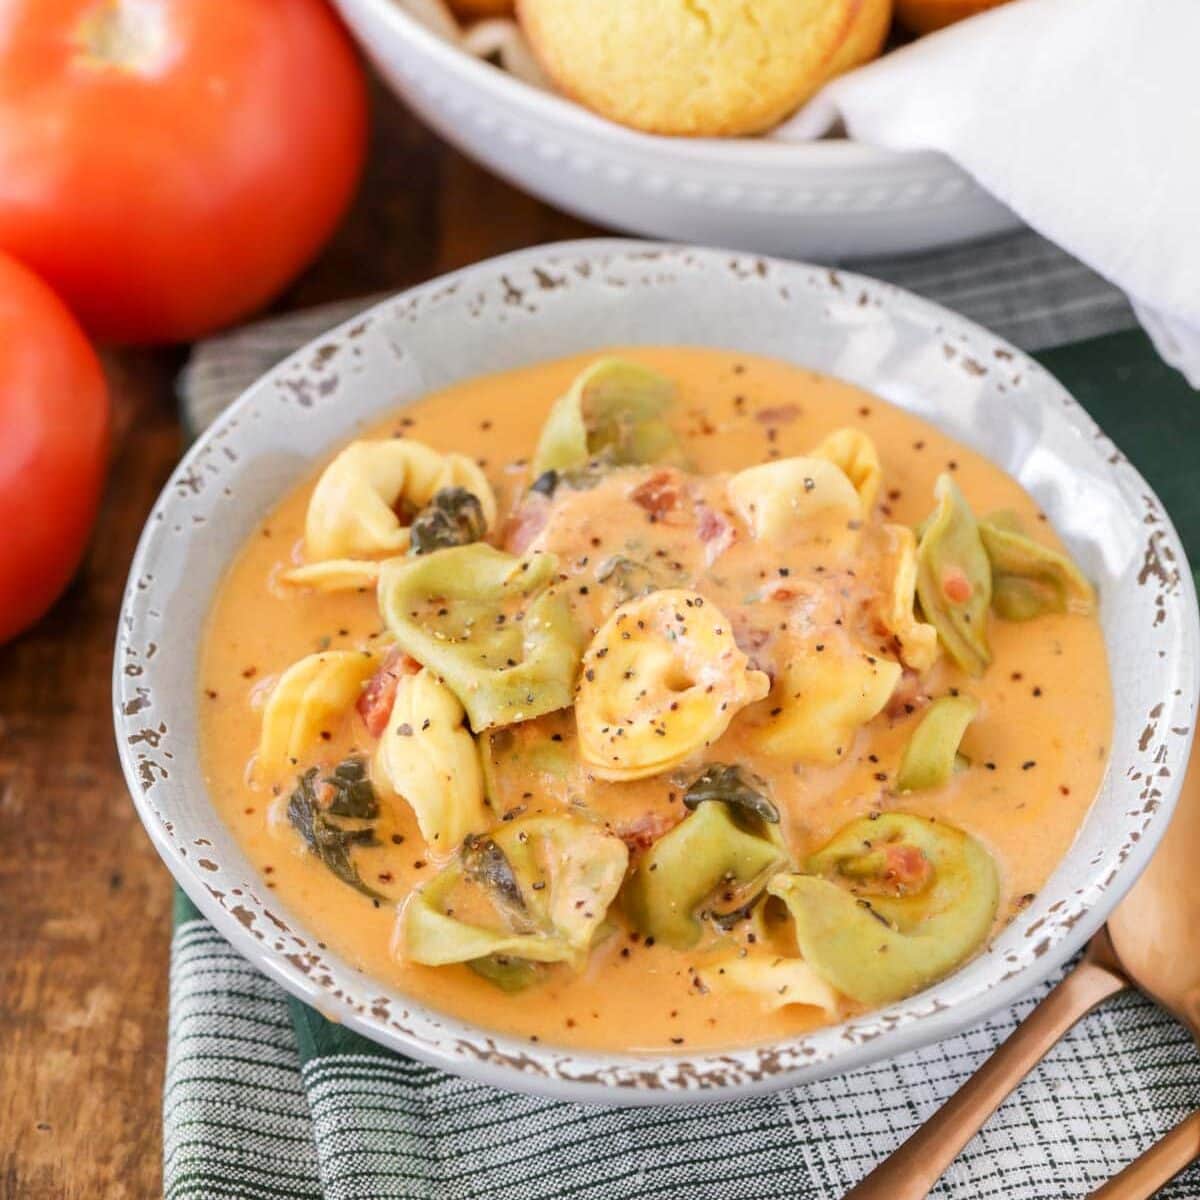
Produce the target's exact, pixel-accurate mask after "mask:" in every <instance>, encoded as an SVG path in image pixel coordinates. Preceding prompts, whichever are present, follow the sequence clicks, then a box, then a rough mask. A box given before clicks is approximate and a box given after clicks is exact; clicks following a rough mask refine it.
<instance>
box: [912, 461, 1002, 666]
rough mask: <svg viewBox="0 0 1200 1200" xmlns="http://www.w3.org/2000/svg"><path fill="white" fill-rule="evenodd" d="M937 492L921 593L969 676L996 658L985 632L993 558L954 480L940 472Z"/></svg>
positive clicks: (920, 572) (921, 550)
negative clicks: (991, 559) (988, 552)
mask: <svg viewBox="0 0 1200 1200" xmlns="http://www.w3.org/2000/svg"><path fill="white" fill-rule="evenodd" d="M933 494H934V498H935V499H936V501H937V507H936V509H935V510H934V513H933V516H932V517H930V518H929V520H928V522H926V525H925V528H924V529H923V530H922V533H921V540H920V544H919V545H918V546H917V597H918V599H919V600H920V601H921V611H922V613H923V614H924V616H925V620H927V621H928V622H929V623H930V624H931V625H933V627H934V628H935V629H936V630H937V631H938V637H940V638H941V640H942V645H943V646H945V648H946V651H947V653H948V654H949V655H950V657H951V658H953V659H954V661H955V662H956V663H958V665H959V666H960V667H962V669H963V670H964V671H966V672H967V673H968V674H969V675H982V674H983V672H984V671H985V670H986V669H987V666H988V664H989V663H990V662H991V661H992V652H991V649H990V648H989V646H988V636H987V619H988V608H989V606H990V605H991V602H992V567H991V563H990V562H989V561H988V556H987V551H986V550H985V549H984V545H983V539H982V538H981V537H980V535H979V525H978V524H977V522H976V520H975V516H974V514H973V513H972V512H971V509H970V507H969V505H968V504H967V502H966V500H965V499H964V498H963V494H962V492H960V491H959V490H958V486H957V485H956V484H955V482H954V480H953V479H951V478H950V476H949V475H939V476H938V480H937V483H936V484H935V485H934V492H933Z"/></svg>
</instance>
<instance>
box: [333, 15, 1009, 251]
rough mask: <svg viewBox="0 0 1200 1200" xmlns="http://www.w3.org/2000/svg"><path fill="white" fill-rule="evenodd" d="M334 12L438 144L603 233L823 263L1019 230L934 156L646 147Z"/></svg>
mask: <svg viewBox="0 0 1200 1200" xmlns="http://www.w3.org/2000/svg"><path fill="white" fill-rule="evenodd" d="M334 3H335V5H336V6H337V8H338V10H339V11H340V12H341V14H342V16H343V18H345V21H346V23H347V24H348V25H349V26H350V29H351V30H352V31H353V33H354V35H355V36H356V37H357V38H358V40H359V42H360V43H361V44H362V47H363V49H364V50H365V51H366V52H367V54H368V55H370V57H371V60H372V61H373V62H374V63H375V65H376V67H378V68H379V71H380V73H381V74H382V75H383V77H384V78H385V79H386V80H387V81H388V83H389V84H391V86H392V88H393V89H394V90H395V92H396V93H397V94H398V95H400V96H402V97H403V98H404V99H405V100H406V101H407V102H408V104H409V105H410V106H411V107H412V109H413V111H414V112H416V114H417V115H418V116H419V117H420V118H421V119H422V120H423V121H425V122H426V123H427V124H429V125H430V126H431V127H432V128H433V129H435V130H436V131H437V132H438V133H439V134H441V135H442V137H444V138H445V139H446V140H447V141H449V142H451V143H453V144H454V145H455V146H457V147H458V148H459V149H460V150H462V151H463V153H464V154H469V155H470V156H471V157H472V158H474V159H477V160H478V161H479V162H481V163H483V164H484V165H485V166H487V167H488V168H489V169H490V170H492V171H495V172H496V174H497V175H501V176H503V177H504V178H505V179H508V180H510V181H511V182H513V183H515V184H516V185H517V186H518V187H523V188H525V189H526V190H527V191H530V192H533V194H534V195H536V196H541V197H542V199H544V200H548V201H549V202H550V203H551V204H556V205H558V206H559V207H560V208H565V209H566V210H567V211H568V212H572V213H575V214H576V215H578V216H581V217H585V218H587V219H588V220H591V221H598V222H599V223H600V224H602V225H605V226H609V227H615V228H617V229H625V230H629V231H630V232H632V233H642V234H647V235H649V236H650V237H670V238H682V239H685V240H688V241H695V242H706V243H711V244H714V245H720V246H734V247H736V248H738V249H741V250H753V251H756V252H758V253H762V254H785V255H795V256H801V257H802V256H804V255H813V256H814V257H816V258H820V259H823V260H826V261H830V260H836V259H843V258H864V257H867V256H869V255H880V254H900V253H906V252H909V251H915V250H925V249H929V248H931V247H934V246H946V245H950V244H951V243H953V242H962V241H967V240H969V239H971V238H981V237H988V236H990V235H993V234H997V233H1003V232H1007V231H1009V230H1013V229H1019V228H1020V227H1021V221H1020V219H1019V218H1018V217H1017V216H1016V215H1015V214H1014V213H1013V212H1011V211H1010V210H1009V209H1008V208H1006V207H1005V206H1004V205H1003V204H1001V203H1000V202H999V201H998V200H997V199H995V197H993V196H992V195H990V194H989V193H988V192H987V191H986V190H985V189H984V188H982V187H981V186H980V185H979V184H978V183H976V182H975V180H974V179H972V178H971V176H970V175H968V174H967V173H966V171H964V170H963V169H962V168H961V167H959V166H958V165H957V164H956V163H954V162H953V161H951V160H950V159H949V158H947V157H946V156H945V155H944V154H939V153H937V152H935V151H933V150H920V151H906V152H903V153H901V152H898V151H894V150H884V149H882V148H880V147H877V146H868V145H866V144H864V143H863V142H855V141H852V140H850V139H849V138H845V137H829V138H822V139H821V140H820V141H815V142H781V141H772V140H771V139H769V138H762V137H757V138H669V137H655V136H653V135H651V134H647V133H641V132H639V131H638V130H636V129H627V128H626V127H625V126H623V125H618V124H616V123H615V122H613V121H607V120H605V119H604V118H603V117H599V116H597V115H596V114H595V113H592V112H589V111H588V110H587V109H586V108H584V107H583V106H582V105H580V104H576V103H575V102H574V101H572V100H569V99H567V98H566V97H564V96H559V95H556V94H554V93H552V92H545V91H542V90H540V89H539V88H535V87H531V86H530V85H529V84H527V83H523V82H522V81H521V80H519V79H517V78H515V77H514V76H512V75H509V74H507V73H506V72H504V71H501V70H499V69H497V68H496V67H493V66H492V65H491V64H490V63H486V62H481V61H480V60H479V59H477V58H474V57H472V56H471V55H469V54H466V53H464V52H463V51H462V50H460V49H459V48H458V47H457V46H454V45H451V44H450V43H449V42H447V41H444V40H443V39H442V38H440V37H438V36H437V35H436V34H434V33H432V32H431V31H430V30H429V29H427V28H426V27H425V26H424V25H422V24H421V23H420V22H419V21H417V20H415V19H414V18H413V17H412V16H411V15H410V14H409V13H407V12H405V11H404V9H403V7H402V6H401V5H400V4H399V3H397V0H334Z"/></svg>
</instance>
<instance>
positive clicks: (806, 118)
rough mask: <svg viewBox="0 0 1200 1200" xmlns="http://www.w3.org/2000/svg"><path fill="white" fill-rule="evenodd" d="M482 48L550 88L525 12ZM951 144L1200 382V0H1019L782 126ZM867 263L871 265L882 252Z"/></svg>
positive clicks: (829, 94)
mask: <svg viewBox="0 0 1200 1200" xmlns="http://www.w3.org/2000/svg"><path fill="white" fill-rule="evenodd" d="M401 2H402V3H404V5H405V7H407V8H408V9H409V11H410V12H412V13H413V15H414V16H416V17H417V18H418V19H423V20H424V21H425V22H426V23H427V24H430V25H433V26H435V27H437V28H438V31H439V32H440V33H441V34H442V35H443V36H448V37H451V38H455V39H456V40H458V41H459V43H460V44H461V45H462V47H463V49H464V50H466V51H468V52H469V53H475V54H478V55H480V56H483V57H486V56H490V55H496V56H497V57H498V58H499V60H500V61H501V63H502V64H503V65H504V67H505V68H506V69H507V70H509V71H511V72H512V73H513V74H515V75H518V76H520V77H521V78H524V79H525V80H526V81H527V82H529V83H531V84H532V85H534V86H546V83H545V79H544V77H543V76H542V75H541V73H540V71H538V69H537V65H536V62H535V61H534V60H533V58H532V56H531V55H530V53H529V50H528V47H527V46H526V45H525V43H524V40H523V38H522V37H521V34H520V31H519V30H518V29H517V27H516V26H515V24H514V23H513V22H510V21H486V22H482V23H481V24H479V25H477V26H475V27H474V28H473V29H471V30H469V31H467V32H466V34H465V35H463V34H462V33H460V32H459V31H458V30H457V27H456V26H455V24H454V21H453V18H451V17H450V16H449V15H448V13H447V11H446V10H445V8H444V5H443V3H442V0H401ZM839 121H840V123H841V124H842V125H844V126H845V129H846V130H847V131H848V133H849V134H850V136H851V137H853V138H855V139H856V140H858V141H861V142H866V143H869V144H871V145H876V146H884V147H887V148H889V149H894V150H939V151H941V152H942V153H944V154H946V155H948V156H949V157H950V158H952V159H954V160H955V161H956V162H957V163H958V164H959V165H960V166H962V167H963V168H964V169H965V170H966V171H967V172H969V173H970V174H971V175H973V176H974V177H975V178H976V179H977V180H978V181H979V183H980V184H982V186H983V187H985V188H986V189H987V190H988V191H990V192H991V193H992V194H993V195H995V196H997V197H998V198H999V199H1000V200H1002V201H1003V202H1004V203H1005V204H1007V205H1008V206H1009V207H1010V208H1011V209H1013V211H1014V212H1016V213H1017V214H1018V215H1019V216H1021V217H1022V218H1023V219H1024V220H1025V221H1026V223H1027V224H1029V225H1030V226H1031V227H1032V228H1033V229H1036V230H1037V231H1038V232H1040V233H1042V234H1044V235H1045V236H1046V237H1048V238H1049V239H1050V240H1052V241H1054V242H1056V243H1057V244H1058V245H1060V246H1062V247H1063V248H1064V249H1066V250H1068V251H1069V252H1070V253H1072V254H1073V255H1075V256H1076V257H1077V258H1079V259H1080V260H1082V261H1083V262H1085V263H1086V264H1088V266H1090V267H1092V268H1093V269H1094V270H1095V271H1097V272H1098V273H1099V274H1100V275H1102V276H1104V277H1105V278H1106V279H1108V280H1110V281H1111V282H1112V283H1113V284H1115V285H1116V286H1117V287H1119V288H1121V290H1122V291H1124V292H1125V293H1126V294H1127V295H1128V296H1129V298H1130V300H1131V302H1132V304H1133V306H1134V309H1135V311H1136V312H1137V314H1138V317H1139V319H1140V320H1141V322H1142V324H1143V325H1144V326H1145V328H1146V330H1147V332H1148V333H1149V334H1150V336H1151V337H1152V338H1153V339H1154V342H1155V345H1156V346H1157V347H1158V349H1159V352H1160V353H1161V354H1162V356H1163V357H1164V358H1165V359H1166V360H1167V361H1168V362H1169V363H1171V364H1172V365H1174V366H1177V367H1179V368H1180V370H1182V371H1183V373H1184V374H1185V375H1186V376H1187V378H1188V380H1189V382H1191V384H1192V385H1193V386H1195V387H1200V0H1014V2H1012V3H1009V4H1006V5H1003V6H1001V7H999V8H996V9H993V10H991V11H990V12H987V13H983V14H981V15H979V16H976V17H973V18H971V19H970V20H967V21H963V22H961V23H959V24H958V25H954V26H952V27H950V28H949V29H945V30H942V31H941V32H939V33H936V34H932V35H930V36H927V37H924V38H921V39H920V40H919V41H916V42H914V43H912V44H911V45H908V46H905V47H904V48H902V49H900V50H896V51H893V52H892V53H890V54H887V55H885V56H884V57H883V58H880V59H878V60H877V61H875V62H873V63H870V64H868V65H867V66H865V67H862V68H860V69H859V70H857V71H853V72H851V73H850V74H848V75H844V76H842V77H841V78H839V79H836V80H834V81H833V82H832V83H831V84H829V85H828V86H827V87H826V88H825V89H824V90H823V91H822V92H821V93H820V94H819V95H818V96H816V97H815V98H814V99H813V100H812V101H811V102H810V103H809V104H808V105H807V106H806V107H805V108H803V109H802V110H801V111H800V112H799V113H797V114H796V115H795V116H794V117H792V118H791V119H790V120H788V121H787V122H785V123H784V124H783V125H781V126H779V127H778V128H777V129H775V130H774V131H773V132H772V133H771V134H769V135H768V136H769V137H771V138H772V139H774V140H777V141H793V142H796V141H808V140H812V139H814V138H818V137H823V136H825V135H827V134H828V133H829V132H830V130H831V129H833V128H834V127H835V126H836V125H837V124H838V122H839ZM867 269H868V270H869V264H868V267H867Z"/></svg>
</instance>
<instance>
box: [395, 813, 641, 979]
mask: <svg viewBox="0 0 1200 1200" xmlns="http://www.w3.org/2000/svg"><path fill="white" fill-rule="evenodd" d="M628 862H629V852H628V850H626V848H625V844H624V843H623V842H622V841H621V839H620V838H617V837H613V836H612V835H611V834H607V833H605V832H604V830H603V829H601V828H600V827H598V826H596V825H593V824H592V823H590V822H589V821H586V820H583V819H582V818H580V817H574V816H566V815H562V816H546V817H525V818H522V819H519V820H516V821H512V822H509V823H506V824H503V825H501V826H499V827H498V828H497V829H496V830H495V831H494V832H493V833H491V834H489V835H487V836H486V837H468V838H467V840H466V841H464V843H463V845H462V848H461V849H460V851H459V854H458V857H457V858H456V859H455V861H454V862H452V863H451V864H450V865H449V866H448V867H446V868H445V869H444V870H443V871H442V872H441V874H440V875H438V876H437V878H436V879H434V880H433V881H432V882H431V883H429V884H427V885H426V886H425V887H424V888H422V889H421V890H420V891H419V892H417V893H416V894H415V895H414V896H413V897H412V898H411V899H410V900H409V902H408V904H407V905H406V906H405V909H404V913H403V916H402V919H401V928H402V933H403V953H404V954H405V955H406V957H408V958H409V959H411V960H412V961H413V962H419V963H425V964H426V965H428V966H441V965H444V964H446V963H460V962H465V963H477V962H480V960H491V961H490V963H489V964H488V966H489V967H490V968H491V969H490V970H489V969H487V968H485V970H484V971H483V972H482V973H484V974H489V975H493V974H494V973H495V971H496V969H497V968H504V967H506V966H509V965H510V964H509V963H508V962H507V961H505V960H509V959H517V960H520V961H521V962H524V963H567V964H569V965H571V966H573V967H576V968H578V967H581V966H582V965H583V963H584V962H585V961H586V959H587V954H588V951H589V949H590V948H591V946H592V943H593V942H594V941H595V939H596V937H597V935H598V934H599V932H600V930H601V928H602V926H603V924H604V920H605V917H606V915H607V913H608V908H609V905H610V904H611V903H612V901H613V899H614V897H615V896H616V894H617V890H618V888H619V887H620V886H621V881H622V880H623V879H624V877H625V869H626V867H627V865H628ZM497 960H499V961H497ZM500 981H501V980H498V982H500Z"/></svg>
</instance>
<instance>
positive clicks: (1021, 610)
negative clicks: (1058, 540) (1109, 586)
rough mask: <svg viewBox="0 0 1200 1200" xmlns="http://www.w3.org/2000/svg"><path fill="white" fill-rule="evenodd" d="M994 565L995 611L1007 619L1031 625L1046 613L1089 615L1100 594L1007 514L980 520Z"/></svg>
mask: <svg viewBox="0 0 1200 1200" xmlns="http://www.w3.org/2000/svg"><path fill="white" fill-rule="evenodd" d="M979 535H980V537H981V538H982V540H983V548H984V550H986V551H987V556H988V560H989V561H990V562H991V564H992V608H993V610H994V611H995V612H996V614H997V616H1000V617H1003V618H1004V619H1005V620H1006V621H1028V620H1030V619H1031V618H1033V617H1037V616H1041V615H1042V613H1048V612H1072V613H1077V614H1079V615H1080V616H1085V617H1086V616H1090V615H1091V614H1092V613H1093V612H1094V611H1095V608H1096V593H1095V592H1094V591H1093V590H1092V585H1091V584H1090V583H1088V581H1087V580H1086V579H1085V578H1084V576H1083V573H1082V572H1081V571H1080V570H1079V568H1078V567H1077V566H1076V565H1075V564H1074V563H1073V562H1072V561H1071V560H1070V559H1069V558H1068V557H1067V556H1066V555H1065V554H1060V553H1059V552H1058V551H1057V550H1051V549H1050V547H1049V546H1043V545H1041V544H1040V543H1039V542H1035V541H1034V540H1033V539H1032V538H1031V537H1028V536H1026V534H1025V532H1024V531H1023V530H1022V529H1021V527H1020V523H1019V522H1018V521H1017V520H1016V519H1015V518H1014V517H1013V516H1012V515H1011V514H1008V513H994V514H992V516H990V517H988V518H987V519H986V520H983V521H980V522H979Z"/></svg>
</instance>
